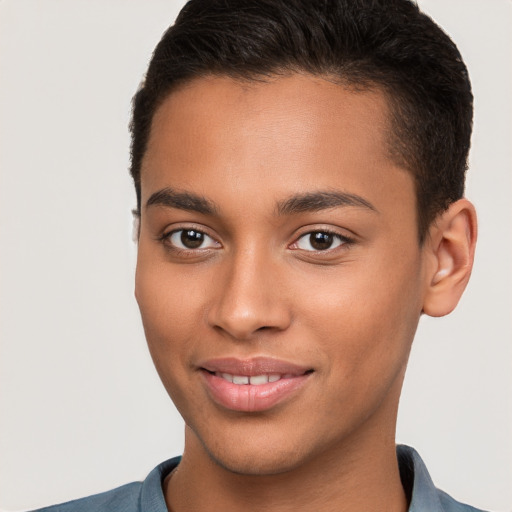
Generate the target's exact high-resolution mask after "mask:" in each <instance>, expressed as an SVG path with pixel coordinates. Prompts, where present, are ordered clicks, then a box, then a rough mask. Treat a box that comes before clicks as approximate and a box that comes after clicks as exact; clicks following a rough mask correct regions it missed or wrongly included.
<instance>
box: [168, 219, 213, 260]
mask: <svg viewBox="0 0 512 512" xmlns="http://www.w3.org/2000/svg"><path fill="white" fill-rule="evenodd" d="M182 231H196V232H198V233H201V234H203V235H204V236H205V237H207V238H209V239H210V240H212V241H213V244H211V245H210V246H208V247H198V248H189V247H179V246H177V245H176V244H174V243H172V242H171V237H172V236H173V235H175V234H176V233H181V232H182ZM158 240H159V241H160V242H162V243H163V244H164V245H165V246H166V247H167V248H168V249H169V250H172V251H175V252H180V253H181V252H183V253H194V252H200V251H207V250H211V249H217V248H220V247H221V246H222V244H221V243H220V242H219V241H218V239H217V237H215V236H213V235H212V234H210V233H209V229H208V228H206V227H205V226H199V225H197V224H193V223H192V224H188V225H179V226H173V227H172V228H171V227H168V228H167V229H166V230H164V232H163V234H162V235H161V236H159V237H158Z"/></svg>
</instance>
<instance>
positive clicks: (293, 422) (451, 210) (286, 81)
mask: <svg viewBox="0 0 512 512" xmlns="http://www.w3.org/2000/svg"><path fill="white" fill-rule="evenodd" d="M471 123H472V95H471V89H470V84H469V80H468V76H467V72H466V68H465V66H464V64H463V62H462V60H461V58H460V55H459V53H458V51H457V49H456V47H455V46H454V44H453V43H452V42H451V41H450V39H449V38H448V37H447V36H446V35H445V34H444V33H443V32H442V31H441V30H440V29H439V28H438V27H437V26H436V25H435V24H434V23H433V22H432V21H431V20H430V19H429V18H428V17H426V16H424V15H423V14H421V13H420V12H419V11H418V9H417V7H416V6H415V5H414V4H413V3H411V2H409V1H408V0H385V1H384V0H382V1H375V0H350V1H349V0H336V1H326V2H319V1H316V0H292V1H290V0H286V1H284V0H283V1H279V0H257V1H256V0H255V1H248V0H222V1H212V0H192V2H190V3H189V4H187V6H186V7H185V8H184V9H183V11H182V12H181V14H180V16H179V17H178V19H177V21H176V24H175V25H174V26H173V27H171V28H170V29H169V30H168V32H167V33H166V34H165V35H164V37H163V39H162V40H161V42H160V43H159V45H158V46H157V48H156V50H155V53H154V55H153V58H152V61H151V63H150V66H149V69H148V73H147V76H146V79H145V81H144V83H143V86H142V87H141V89H140V90H139V92H138V93H137V95H136V97H135V100H134V110H133V122H132V136H133V144H132V169H131V171H132V176H133V178H134V182H135V187H136V192H137V200H138V210H137V212H136V213H137V215H138V217H139V219H140V227H139V238H138V241H139V253H138V263H137V276H136V297H137V301H138V303H139V307H140V310H141V315H142V320H143V324H144V329H145V332H146V337H147V341H148V344H149V348H150V351H151V354H152V357H153V360H154V362H155V365H156V368H157V370H158V372H159V374H160V377H161V379H162V381H163V383H164V386H165V387H166V389H167V391H168V393H169V395H170V396H171V398H172V399H173V401H174V403H175V404H176V406H177V408H178V410H179V411H180V413H181V414H182V416H183V418H184V419H185V422H186V436H185V449H184V453H183V457H182V458H181V459H173V460H170V461H167V462H166V463H163V464H162V465H160V466H159V467H157V468H156V469H155V470H154V471H153V472H152V473H151V474H150V475H149V476H148V478H147V479H146V480H145V481H144V482H143V483H133V484H129V485H127V486H124V487H121V488H118V489H115V490H113V491H110V492H107V493H103V494H101V495H96V496H92V497H89V498H85V499H82V500H78V501H74V502H70V503H68V504H64V505H60V506H57V507H55V508H50V509H45V510H60V511H67V510H69V511H80V510H105V511H106V510H109V511H112V510H119V511H121V510H122V511H132V510H133V511H139V510H140V511H146V510H147V511H162V512H164V511H165V510H170V511H174V512H183V511H203V510H204V511H207V510H224V511H238V510H248V511H250V510H261V509H263V508H265V509H270V510H273V511H291V510H293V511H300V510H318V511H365V512H368V511H373V510H375V511H381V510H386V511H397V512H399V511H406V510H410V511H415V512H419V511H429V512H431V511H445V512H451V511H463V510H468V511H470V510H476V509H474V508H472V507H469V506H467V505H462V504H460V503H457V502H456V501H454V500H453V499H452V498H450V497H449V496H448V495H446V494H444V493H443V492H441V491H438V490H437V489H436V488H435V487H434V486H433V484H432V481H431V480H430V478H429V476H428V473H427V471H426V468H425V466H424V464H423V462H422V461H421V458H420V457H419V455H418V454H417V453H416V452H415V451H414V450H413V449H411V448H407V447H403V446H401V447H398V448H397V447H396V446H395V424H396V416H397V408H398V401H399V397H400V391H401V387H402V382H403V378H404V374H405V369H406V366H407V359H408V355H409V351H410V347H411V343H412V341H413V338H414V333H415V330H416V327H417V323H418V320H419V318H420V316H421V315H422V314H427V315H430V316H443V315H446V314H448V313H450V312H451V311H452V310H453V308H454V307H455V306H456V304H457V302H458V300H459V298H460V296H461V294H462V293H463V291H464V288H465V286H466V284H467V281H468V279H469V275H470V272H471V267H472V262H473V254H474V248H475V241H476V217H475V212H474V208H473V206H472V205H471V203H470V202H469V201H467V200H466V199H464V198H463V190H464V174H465V169H466V162H467V153H468V149H469V141H470V134H471Z"/></svg>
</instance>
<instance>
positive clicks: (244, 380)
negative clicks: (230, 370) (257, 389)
mask: <svg viewBox="0 0 512 512" xmlns="http://www.w3.org/2000/svg"><path fill="white" fill-rule="evenodd" d="M233 384H249V377H247V375H233Z"/></svg>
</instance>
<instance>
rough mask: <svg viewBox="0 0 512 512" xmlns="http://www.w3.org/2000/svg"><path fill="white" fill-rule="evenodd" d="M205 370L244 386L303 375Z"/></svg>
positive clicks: (309, 371) (259, 384)
mask: <svg viewBox="0 0 512 512" xmlns="http://www.w3.org/2000/svg"><path fill="white" fill-rule="evenodd" d="M203 370H205V371H207V372H208V373H210V374H211V375H215V376H216V377H220V378H221V379H224V380H225V381H227V382H230V383H233V384H236V385H239V386H244V385H251V386H262V385H263V384H268V383H272V382H277V381H279V380H281V379H292V378H294V377H300V376H301V375H297V374H295V375H294V374H291V373H286V374H279V373H270V374H261V375H234V374H231V373H224V372H210V371H208V370H206V369H205V368H203ZM312 372H313V370H307V371H305V372H304V373H303V374H302V375H306V374H309V373H312Z"/></svg>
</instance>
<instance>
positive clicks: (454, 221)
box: [423, 199, 477, 316]
mask: <svg viewBox="0 0 512 512" xmlns="http://www.w3.org/2000/svg"><path fill="white" fill-rule="evenodd" d="M476 237H477V222H476V212H475V208H474V206H473V205H472V204H471V203H470V202H469V201H468V200H467V199H460V200H458V201H456V202H454V203H452V204H451V205H450V207H449V208H448V210H446V211H445V212H443V213H442V214H440V215H439V217H438V218H437V219H436V220H435V221H434V222H433V223H432V225H431V227H430V229H429V232H428V236H427V238H426V240H425V242H424V244H425V245H424V247H423V250H425V251H426V259H425V261H426V276H425V277H426V279H427V283H426V284H427V286H426V292H425V296H424V300H423V312H424V313H426V314H427V315H429V316H444V315H447V314H448V313H451V312H452V311H453V309H454V308H455V306H456V305H457V303H458V302H459V299H460V297H461V296H462V293H463V292H464V289H465V288H466V285H467V283H468V281H469V276H470V275H471V270H472V268H473V259H474V255H475V245H476Z"/></svg>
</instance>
